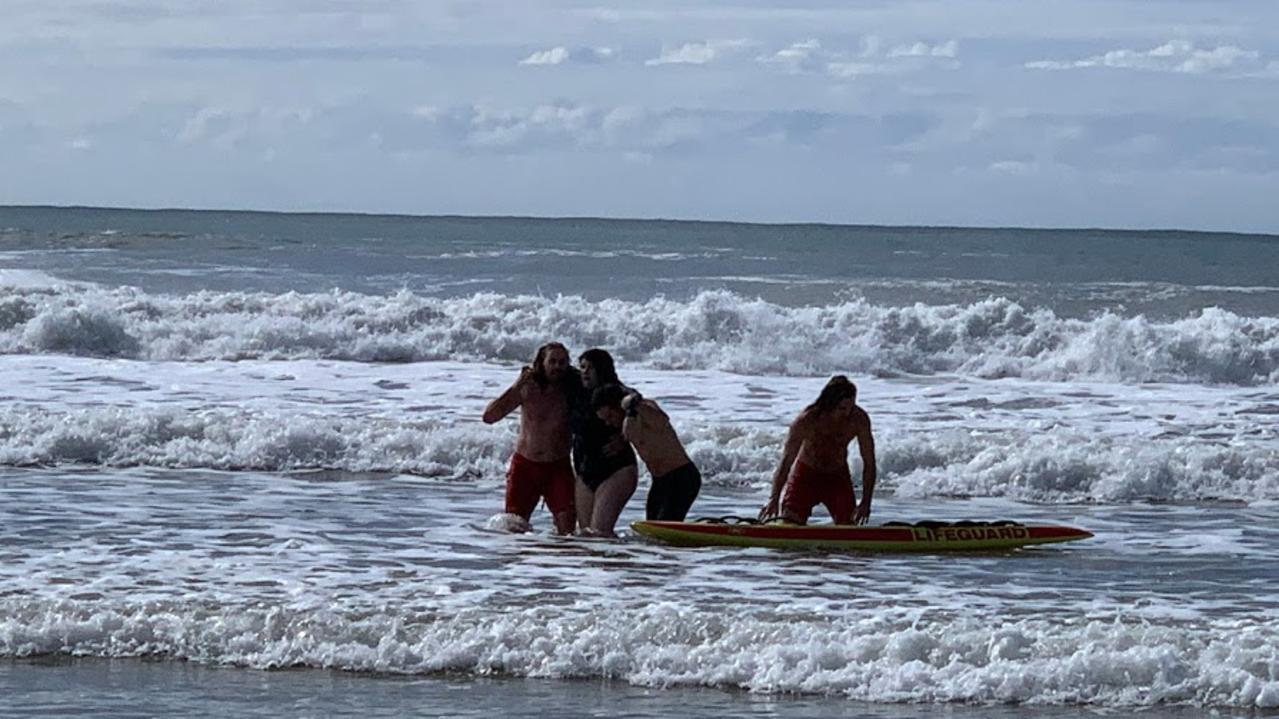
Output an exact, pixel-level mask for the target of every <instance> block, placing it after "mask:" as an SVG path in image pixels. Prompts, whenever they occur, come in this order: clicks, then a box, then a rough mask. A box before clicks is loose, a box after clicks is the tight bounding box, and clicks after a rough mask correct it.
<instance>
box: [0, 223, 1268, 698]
mask: <svg viewBox="0 0 1279 719" xmlns="http://www.w3.org/2000/svg"><path fill="white" fill-rule="evenodd" d="M1276 267H1279V237H1271V236H1256V235H1229V234H1221V235H1214V234H1206V233H1181V232H1149V233H1144V232H1110V231H1103V230H1080V231H1047V230H1015V229H1006V230H980V229H962V230H961V229H942V228H878V227H832V226H800V225H793V226H761V225H734V224H721V223H691V222H662V221H604V220H567V219H566V220H532V219H519V218H492V219H481V218H414V217H389V216H367V215H272V214H263V213H237V212H172V211H154V212H141V211H112V210H93V209H65V208H14V207H0V376H3V377H4V382H3V384H2V385H0V397H2V398H3V401H2V402H0V690H4V691H3V692H0V693H2V694H5V695H6V700H5V702H7V706H6V703H5V702H0V714H4V713H6V712H9V713H12V714H13V715H24V716H28V715H33V714H39V713H42V712H43V713H45V714H51V715H65V714H93V715H99V716H130V715H135V714H137V713H152V714H155V713H164V714H173V713H184V714H202V715H210V716H213V715H221V716H225V715H229V714H241V715H263V716H266V715H271V716H281V715H288V716H337V715H349V714H361V715H365V716H405V715H424V716H425V715H456V716H480V715H493V714H495V713H497V712H499V711H501V712H505V713H507V714H512V713H513V715H519V716H525V715H527V716H534V715H543V714H547V713H554V712H558V713H560V714H563V715H566V716H596V715H627V716H668V715H671V714H691V715H751V716H779V717H800V716H877V717H886V718H887V717H891V718H894V719H896V718H900V717H916V716H919V717H922V716H925V715H927V716H936V715H938V714H941V715H943V716H946V715H950V716H963V717H969V716H972V717H976V716H1000V717H1023V716H1039V715H1046V716H1076V715H1078V714H1079V713H1084V714H1086V715H1098V716H1112V715H1125V714H1127V713H1130V712H1132V711H1134V710H1140V711H1141V712H1142V715H1144V716H1177V717H1182V716H1200V715H1202V714H1204V713H1205V712H1216V713H1218V714H1221V715H1229V716H1235V715H1255V714H1270V713H1274V712H1275V711H1277V710H1279V592H1276V591H1275V589H1274V586H1275V581H1276V577H1279V521H1277V520H1279V270H1276V269H1275V268H1276ZM549 339H558V340H561V341H563V342H565V343H566V344H567V345H568V346H569V347H570V350H571V351H573V352H574V353H577V352H580V351H582V350H585V349H587V348H589V347H594V346H600V347H605V348H607V349H609V350H610V351H612V352H613V353H614V355H615V356H616V357H617V358H618V363H619V369H620V373H621V375H622V377H623V379H624V380H625V381H626V382H627V383H629V384H632V385H635V386H636V387H638V388H640V389H641V390H642V391H644V393H645V394H646V395H647V396H651V397H654V398H656V399H657V400H658V401H659V402H661V404H662V405H663V407H665V408H666V409H667V411H668V412H669V413H670V414H671V416H672V419H673V422H674V423H675V425H676V427H677V429H678V431H679V433H680V435H681V437H682V438H683V439H684V441H685V444H686V445H687V446H688V449H689V451H690V455H691V456H692V457H693V459H694V461H695V462H697V464H698V465H699V466H700V468H701V470H702V473H703V475H704V477H705V484H704V488H703V492H702V496H701V497H700V498H699V500H698V503H697V504H696V505H695V506H694V509H693V514H694V515H724V514H738V515H748V514H753V513H754V512H755V511H756V510H757V509H758V507H759V506H760V505H761V504H762V503H763V500H764V499H765V495H766V492H767V489H766V487H767V482H768V477H769V473H770V472H771V470H772V468H773V466H774V463H775V462H776V460H777V457H778V454H779V452H780V447H781V442H782V439H783V437H784V433H785V428H786V425H787V423H788V422H789V420H790V419H791V418H792V417H793V416H794V414H795V413H796V412H797V411H798V410H799V409H800V408H802V407H803V406H804V405H805V404H806V403H807V402H809V401H811V399H812V398H813V397H815V396H816V394H817V392H818V391H819V390H820V388H821V386H822V384H823V383H824V381H825V379H826V378H827V377H828V376H829V375H830V374H832V373H836V372H839V373H846V374H848V375H850V376H851V377H852V378H853V379H854V380H855V381H856V382H857V383H858V385H859V388H860V395H859V396H860V403H861V404H862V406H864V407H865V408H866V410H867V411H868V412H869V413H870V414H871V416H872V418H873V420H874V426H875V432H876V439H877V445H878V453H879V454H878V456H879V467H880V484H879V487H878V489H877V491H876V504H875V510H874V516H873V518H872V520H873V521H874V522H882V521H893V520H898V521H914V520H919V519H1015V520H1022V521H1027V522H1031V521H1033V522H1045V523H1062V524H1070V525H1075V526H1080V527H1083V528H1086V529H1089V530H1091V531H1093V532H1095V533H1096V536H1095V538H1093V539H1091V540H1088V541H1084V542H1078V543H1072V544H1067V545H1057V546H1048V547H1039V548H1029V549H1025V550H1020V551H1014V552H1005V553H977V554H961V555H946V556H938V555H921V556H915V555H868V554H829V553H802V552H798V553H797V552H779V551H772V550H762V549H761V550H740V549H704V550H690V549H675V548H670V547H663V546H659V545H655V544H651V543H648V542H646V541H644V540H642V539H641V538H639V537H637V536H634V535H632V534H630V533H624V534H623V537H622V538H621V539H620V540H617V541H603V540H586V539H580V538H560V537H555V536H552V534H551V532H550V529H551V527H550V522H549V518H548V517H547V516H546V514H545V511H544V510H541V509H539V511H538V512H537V513H536V514H535V515H534V521H533V524H534V532H532V533H531V534H526V535H512V534H507V533H504V532H502V531H501V530H500V527H501V523H500V522H499V521H497V519H495V515H497V513H498V512H499V511H500V509H501V502H502V486H503V472H504V468H505V463H506V461H507V459H508V457H509V454H510V451H511V448H512V445H513V442H514V432H515V424H516V423H515V421H514V420H513V419H509V420H507V421H505V422H503V423H501V424H499V425H496V426H485V425H483V424H482V423H481V422H479V415H480V413H481V410H482V408H483V406H484V405H485V403H486V402H487V401H488V400H489V399H491V398H492V397H494V396H496V395H497V394H498V393H499V392H501V391H502V389H503V388H504V387H505V386H506V385H507V384H509V382H510V381H511V380H512V379H513V378H514V376H515V374H516V372H517V369H518V366H519V365H520V364H521V363H523V362H525V361H527V360H528V358H529V357H530V355H531V354H532V351H533V350H534V348H535V347H536V346H537V345H539V344H541V343H542V342H544V341H546V340H549ZM644 476H645V478H644V479H642V480H641V486H640V490H639V493H638V494H637V496H636V498H635V499H633V500H632V502H631V505H630V506H628V508H627V509H626V510H625V511H624V512H623V517H622V518H623V523H625V522H627V521H630V520H634V519H638V518H641V517H642V513H643V501H642V500H643V496H644V494H645V493H646V492H647V479H646V474H645V475H644ZM284 669H288V670H289V671H274V670H284ZM156 697H160V698H158V699H157V698H156ZM144 709H145V711H144Z"/></svg>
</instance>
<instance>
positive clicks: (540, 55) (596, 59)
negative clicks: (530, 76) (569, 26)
mask: <svg viewBox="0 0 1279 719" xmlns="http://www.w3.org/2000/svg"><path fill="white" fill-rule="evenodd" d="M615 57H617V51H615V50H614V49H613V48H611V47H578V48H572V49H569V48H566V47H553V48H551V49H550V50H542V51H540V52H535V53H533V54H532V55H529V56H528V57H526V58H524V59H523V60H520V62H519V64H520V65H562V64H564V63H570V64H576V65H597V64H600V63H604V62H608V61H610V60H612V59H614V58H615Z"/></svg>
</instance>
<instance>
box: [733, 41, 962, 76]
mask: <svg viewBox="0 0 1279 719" xmlns="http://www.w3.org/2000/svg"><path fill="white" fill-rule="evenodd" d="M958 54H959V43H958V41H956V40H947V41H945V42H939V43H937V44H933V45H930V44H928V43H926V42H913V43H905V44H902V45H896V46H894V47H893V48H892V49H891V50H889V51H887V52H884V51H883V42H882V41H881V39H880V38H879V37H878V36H876V35H866V36H864V37H862V38H861V41H860V43H859V47H858V49H857V50H856V51H855V52H849V51H835V50H828V49H826V48H825V47H823V46H822V44H821V42H820V41H818V40H815V39H810V40H803V41H800V42H796V43H792V44H791V45H790V46H788V47H785V48H783V49H781V50H778V51H777V52H775V53H773V54H771V55H761V56H759V57H758V58H756V59H757V60H758V61H759V62H760V63H761V64H764V65H771V66H773V67H778V68H781V69H782V70H785V71H786V72H788V73H791V74H799V73H824V74H828V75H830V76H832V77H837V78H850V77H857V76H859V75H886V74H891V73H899V72H909V71H912V70H920V69H925V68H929V67H947V68H954V67H958V61H957V60H956V58H957V56H958Z"/></svg>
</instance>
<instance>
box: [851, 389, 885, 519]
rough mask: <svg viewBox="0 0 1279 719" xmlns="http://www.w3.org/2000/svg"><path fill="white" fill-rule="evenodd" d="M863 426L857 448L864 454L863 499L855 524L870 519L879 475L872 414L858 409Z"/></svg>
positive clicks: (856, 511)
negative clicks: (871, 427)
mask: <svg viewBox="0 0 1279 719" xmlns="http://www.w3.org/2000/svg"><path fill="white" fill-rule="evenodd" d="M858 413H859V419H860V420H861V422H860V424H861V427H860V428H859V431H858V432H857V449H858V451H860V452H861V455H862V501H861V502H859V503H858V504H857V509H856V510H855V511H854V512H853V524H865V523H866V522H867V521H869V520H870V502H871V498H872V497H874V496H875V479H876V478H877V477H878V476H879V472H878V469H877V468H876V466H875V435H874V434H872V433H871V431H870V415H868V414H866V413H865V412H864V411H862V410H861V409H858Z"/></svg>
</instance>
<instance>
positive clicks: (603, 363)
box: [577, 347, 622, 387]
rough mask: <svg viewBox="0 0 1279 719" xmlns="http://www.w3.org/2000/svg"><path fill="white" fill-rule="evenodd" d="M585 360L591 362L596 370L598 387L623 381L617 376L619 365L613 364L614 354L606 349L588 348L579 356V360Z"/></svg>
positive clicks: (596, 384) (592, 367)
mask: <svg viewBox="0 0 1279 719" xmlns="http://www.w3.org/2000/svg"><path fill="white" fill-rule="evenodd" d="M583 360H585V361H587V362H590V363H591V369H594V370H595V379H596V382H595V386H596V387H603V386H604V385H606V384H621V383H622V380H620V379H618V378H617V367H616V366H615V365H614V364H613V355H611V354H609V353H608V352H607V351H606V350H602V349H600V348H598V347H596V348H594V349H589V350H586V351H585V352H583V353H582V354H581V355H579V356H578V358H577V361H578V362H581V361H583Z"/></svg>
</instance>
